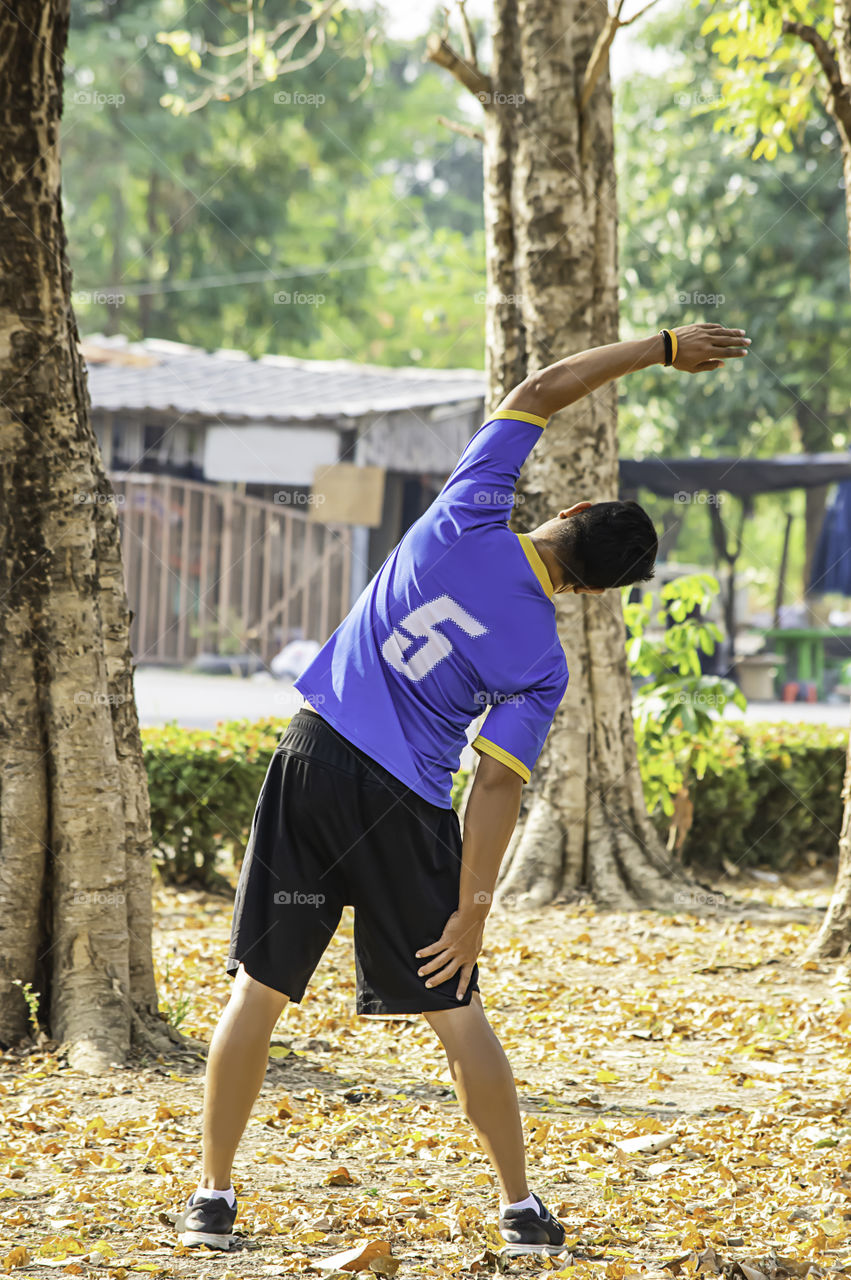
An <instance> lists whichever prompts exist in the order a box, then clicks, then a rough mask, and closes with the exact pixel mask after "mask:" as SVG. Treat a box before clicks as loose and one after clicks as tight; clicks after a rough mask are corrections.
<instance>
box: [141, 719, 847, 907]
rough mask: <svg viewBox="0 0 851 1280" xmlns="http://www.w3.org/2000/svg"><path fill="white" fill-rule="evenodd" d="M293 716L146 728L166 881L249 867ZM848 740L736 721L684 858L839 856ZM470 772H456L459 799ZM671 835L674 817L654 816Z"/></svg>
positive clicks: (708, 779) (700, 787)
mask: <svg viewBox="0 0 851 1280" xmlns="http://www.w3.org/2000/svg"><path fill="white" fill-rule="evenodd" d="M286 724H287V721H286V720H278V719H271V718H269V719H266V720H261V721H255V722H248V721H243V720H235V721H229V722H226V723H222V724H220V725H218V726H217V727H216V729H215V730H213V731H206V730H200V729H180V728H178V727H177V726H176V725H166V726H165V727H164V728H148V729H143V730H142V744H143V748H144V754H145V764H146V767H147V772H148V788H149V793H150V798H151V826H152V830H153V838H154V847H155V850H156V855H157V860H158V862H159V863H160V866H161V869H162V873H163V875H164V877H165V878H167V879H169V880H173V881H176V882H178V883H186V882H194V883H199V884H205V885H208V886H212V885H215V884H217V883H220V882H221V881H220V877H219V875H218V873H217V870H216V864H217V862H218V858H219V855H220V854H221V853H227V854H230V855H231V856H232V857H233V858H234V860H235V861H236V862H237V863H239V861H240V860H241V858H242V855H243V852H244V850H245V846H246V843H247V841H248V837H249V834H250V831H251V819H252V816H253V813H254V805H255V802H256V799H257V796H258V794H259V791H260V787H261V786H262V783H263V779H264V777H265V775H266V769H267V767H268V764H269V759H270V757H271V755H272V752H273V751H274V749H275V747H276V745H277V743H278V740H279V738H280V736H281V734H282V733H283V731H284V728H285V727H286ZM847 748H848V735H847V733H846V732H845V731H844V730H842V729H828V728H824V727H822V726H818V725H807V724H785V723H781V724H755V725H747V726H742V727H739V728H733V727H725V729H724V737H723V741H722V748H721V759H722V761H723V763H722V764H721V765H720V766H719V767H718V768H716V769H714V770H709V771H707V773H706V775H705V776H704V778H703V779H701V780H700V781H694V782H693V783H692V786H691V799H692V803H693V806H694V815H693V821H692V826H691V829H690V831H689V834H688V837H687V839H686V841H685V844H684V847H683V859H684V861H686V862H690V863H692V864H699V865H700V866H701V867H706V868H711V867H717V866H718V865H720V863H721V859H722V857H723V858H726V859H727V860H729V861H732V862H735V863H737V864H739V865H742V866H747V865H757V864H759V865H763V866H766V865H767V866H771V867H775V868H776V867H782V866H784V865H786V863H788V862H789V861H791V860H792V859H793V858H794V857H795V856H796V855H798V854H801V853H804V852H813V853H815V854H816V855H818V856H819V857H829V856H832V855H833V854H834V853H835V851H836V846H837V841H838V838H839V828H840V823H841V817H842V801H841V790H842V779H843V774H844V768H845V754H846V751H847ZM463 777H464V775H462V774H459V775H458V777H457V779H456V787H455V793H454V794H455V795H456V796H457V793H458V791H459V790H460V786H461V785H462V784H463ZM654 821H656V823H657V825H658V827H659V830H660V832H661V833H662V834H663V835H664V836H666V835H667V820H666V819H665V818H664V816H663V815H662V814H661V813H657V814H656V815H654Z"/></svg>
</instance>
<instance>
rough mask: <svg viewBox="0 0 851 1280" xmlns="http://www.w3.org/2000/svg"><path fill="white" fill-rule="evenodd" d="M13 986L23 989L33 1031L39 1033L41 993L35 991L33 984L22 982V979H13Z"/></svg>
mask: <svg viewBox="0 0 851 1280" xmlns="http://www.w3.org/2000/svg"><path fill="white" fill-rule="evenodd" d="M12 986H13V987H20V988H21V995H22V996H23V997H24V1001H25V1003H26V1006H27V1013H28V1015H29V1020H30V1026H31V1027H32V1029H33V1031H35V1032H37V1031H38V1030H39V1021H38V1007H39V1004H40V1002H41V992H40V991H34V990H33V985H32V983H31V982H22V981H21V979H20V978H13V979H12Z"/></svg>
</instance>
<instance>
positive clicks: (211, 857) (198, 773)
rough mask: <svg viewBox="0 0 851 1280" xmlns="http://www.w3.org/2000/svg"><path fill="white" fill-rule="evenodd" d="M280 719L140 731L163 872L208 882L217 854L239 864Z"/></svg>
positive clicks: (214, 881)
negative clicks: (198, 727)
mask: <svg viewBox="0 0 851 1280" xmlns="http://www.w3.org/2000/svg"><path fill="white" fill-rule="evenodd" d="M287 723H288V722H287V721H286V720H274V719H267V720H260V721H255V722H249V721H245V720H232V721H228V722H224V723H222V724H219V725H217V726H216V728H215V729H214V730H211V731H208V730H206V729H180V728H178V726H177V725H174V724H169V725H165V726H164V727H163V728H148V729H143V730H142V747H143V751H144V756H145V767H146V769H147V773H148V794H149V795H150V799H151V831H152V834H153V842H154V851H155V856H156V858H157V861H158V863H159V865H160V869H161V872H162V875H163V877H164V878H165V879H166V880H170V881H173V882H175V883H178V884H185V883H190V882H191V883H196V884H202V885H205V886H206V887H214V886H216V885H220V884H221V883H222V881H221V877H220V876H219V875H218V873H217V871H216V862H217V860H218V857H219V854H220V853H229V854H230V855H231V856H232V857H233V858H234V860H235V861H236V862H237V863H238V862H239V861H240V860H241V858H242V854H243V852H244V851H245V846H246V844H247V842H248V837H249V835H250V833H251V820H252V818H253V816H254V806H255V804H256V801H257V797H258V795H259V794H260V788H261V786H262V785H263V779H264V777H265V776H266V770H267V768H268V765H269V760H270V757H271V755H272V752H273V751H274V750H275V747H276V746H277V744H278V740H279V739H280V736H281V734H282V733H283V731H284V729H285V728H286V725H287Z"/></svg>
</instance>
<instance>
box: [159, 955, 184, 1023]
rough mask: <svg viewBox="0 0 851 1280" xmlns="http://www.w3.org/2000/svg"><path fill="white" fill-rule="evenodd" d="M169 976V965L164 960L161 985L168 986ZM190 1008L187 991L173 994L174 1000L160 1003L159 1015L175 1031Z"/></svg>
mask: <svg viewBox="0 0 851 1280" xmlns="http://www.w3.org/2000/svg"><path fill="white" fill-rule="evenodd" d="M170 978H171V966H170V964H169V963H168V961H166V966H165V973H164V974H163V986H164V987H165V988H168V985H169V980H170ZM191 1010H192V997H191V995H189V994H188V992H184V993H183V994H182V995H177V996H175V998H174V1000H173V1001H172V1000H165V1001H162V1002H161V1004H160V1008H159V1012H160V1016H161V1017H162V1018H163V1019H164V1021H165V1022H167V1023H168V1024H169V1026H171V1027H174V1029H175V1031H177V1030H179V1028H180V1026H181V1024H182V1023H183V1022H185V1021H186V1019H187V1017H188V1016H189V1014H190V1012H191Z"/></svg>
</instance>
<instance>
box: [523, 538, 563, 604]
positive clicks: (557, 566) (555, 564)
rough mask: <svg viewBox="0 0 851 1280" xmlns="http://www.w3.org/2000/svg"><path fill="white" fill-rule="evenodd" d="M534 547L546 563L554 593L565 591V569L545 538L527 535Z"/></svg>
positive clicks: (545, 566)
mask: <svg viewBox="0 0 851 1280" xmlns="http://www.w3.org/2000/svg"><path fill="white" fill-rule="evenodd" d="M527 536H528V538H529V541H530V542H531V543H532V546H533V547H534V548H535V550H536V551H537V553H538V555H539V556H540V557H541V559H542V560H543V562H544V568H545V569H546V571H547V573H548V574H549V575H550V582H551V583H552V584H553V591H560V590H563V587H564V569H563V568H562V565H561V562H560V560H559V558H558V556H557V555H556V553H555V551H554V550H553V549H552V547H551V546H550V544H549V543H548V542H547V541H546V539H545V538H542V537H541V536H540V534H539V535H537V536H536V535H535V534H534V533H530V534H528V535H527Z"/></svg>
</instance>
